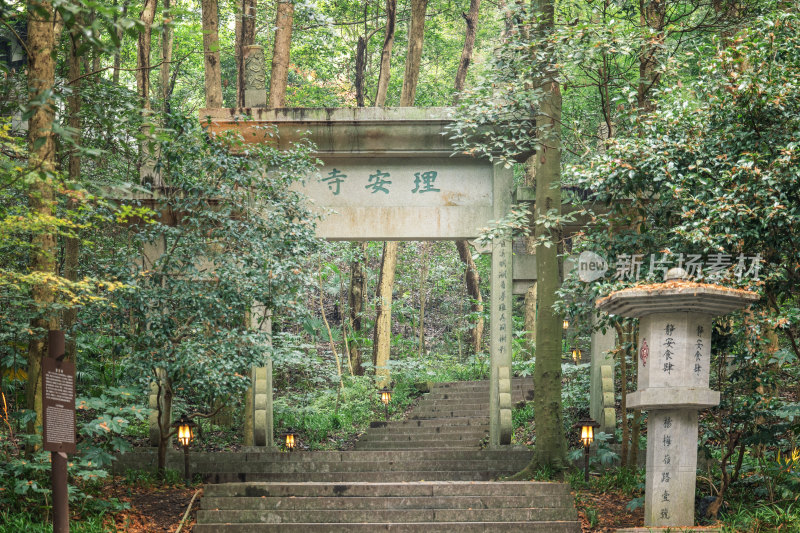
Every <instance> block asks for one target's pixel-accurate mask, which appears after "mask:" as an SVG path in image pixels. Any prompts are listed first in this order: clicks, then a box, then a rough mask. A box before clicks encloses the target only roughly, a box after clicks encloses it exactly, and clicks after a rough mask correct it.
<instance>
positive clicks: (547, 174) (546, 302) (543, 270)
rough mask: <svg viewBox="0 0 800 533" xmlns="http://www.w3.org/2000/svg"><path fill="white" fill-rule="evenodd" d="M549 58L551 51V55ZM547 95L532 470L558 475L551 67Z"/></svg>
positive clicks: (561, 441)
mask: <svg viewBox="0 0 800 533" xmlns="http://www.w3.org/2000/svg"><path fill="white" fill-rule="evenodd" d="M538 9H539V10H540V12H541V19H540V20H541V23H542V25H543V27H542V31H543V32H544V35H542V38H541V39H540V42H542V43H543V42H545V40H546V38H547V35H548V34H549V33H550V32H552V31H553V28H554V4H553V0H539V2H538ZM546 52H547V53H549V51H547V50H546ZM538 85H539V88H540V89H541V90H542V91H543V98H542V100H541V103H540V109H539V114H538V115H537V118H536V129H537V136H538V137H539V138H540V139H542V142H541V143H540V149H539V152H538V153H537V154H536V156H535V169H536V174H535V175H536V209H535V213H534V215H535V216H536V220H535V223H536V224H535V233H534V234H535V236H536V237H537V238H540V237H546V238H548V239H550V240H552V241H554V242H553V244H552V245H551V246H549V247H548V246H544V245H538V246H537V247H536V269H537V272H538V274H537V283H536V299H537V312H536V315H537V317H536V367H535V370H534V374H533V381H534V389H535V390H536V394H535V395H534V400H533V411H534V421H535V424H536V448H535V450H534V457H533V459H532V461H531V465H538V466H544V465H548V466H550V467H551V468H552V470H553V471H555V472H558V471H561V470H563V469H564V468H565V467H566V454H567V443H566V439H565V438H564V428H563V427H562V413H561V349H562V348H561V336H562V330H563V328H562V316H561V315H560V314H558V313H557V312H556V311H555V310H554V309H553V305H554V304H555V302H556V300H557V296H556V291H557V290H558V288H559V286H560V284H561V279H560V277H561V276H560V273H561V268H560V265H559V260H558V246H557V244H558V241H559V239H560V232H556V233H555V234H554V233H552V232H551V230H548V229H547V228H545V227H544V226H543V225H542V224H540V223H539V220H541V219H542V218H543V217H544V215H545V214H546V213H547V212H548V211H553V210H554V211H555V212H556V213H561V187H560V180H561V88H560V86H559V83H558V80H557V72H556V71H555V66H554V65H552V64H549V65H547V66H546V67H545V71H544V72H542V78H541V79H540V80H539V82H538Z"/></svg>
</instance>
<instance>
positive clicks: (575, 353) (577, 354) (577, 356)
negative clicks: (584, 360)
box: [572, 348, 581, 365]
mask: <svg viewBox="0 0 800 533" xmlns="http://www.w3.org/2000/svg"><path fill="white" fill-rule="evenodd" d="M572 360H573V361H575V364H576V365H577V364H578V363H579V362H580V360H581V349H580V348H573V349H572Z"/></svg>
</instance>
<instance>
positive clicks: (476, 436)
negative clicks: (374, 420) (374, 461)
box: [359, 429, 489, 442]
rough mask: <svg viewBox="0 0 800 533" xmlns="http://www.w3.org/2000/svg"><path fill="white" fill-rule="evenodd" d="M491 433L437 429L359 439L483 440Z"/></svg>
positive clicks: (391, 440)
mask: <svg viewBox="0 0 800 533" xmlns="http://www.w3.org/2000/svg"><path fill="white" fill-rule="evenodd" d="M488 434H489V430H488V429H487V430H485V431H470V432H469V433H440V432H436V431H430V432H421V431H418V432H415V433H385V432H384V433H377V432H369V433H366V434H365V435H364V436H362V437H361V438H360V439H359V442H404V441H413V440H446V441H449V442H459V441H464V440H467V441H469V440H481V439H483V438H484V437H485V436H486V435H488Z"/></svg>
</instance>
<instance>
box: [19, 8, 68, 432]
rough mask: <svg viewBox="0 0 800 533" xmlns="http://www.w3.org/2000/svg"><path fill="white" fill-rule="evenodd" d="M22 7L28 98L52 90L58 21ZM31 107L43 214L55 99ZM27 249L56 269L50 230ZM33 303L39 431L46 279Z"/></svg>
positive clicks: (34, 428)
mask: <svg viewBox="0 0 800 533" xmlns="http://www.w3.org/2000/svg"><path fill="white" fill-rule="evenodd" d="M28 5H29V12H28V42H27V47H28V93H29V95H30V101H31V102H37V100H38V98H39V97H40V95H42V94H43V93H47V92H49V91H52V90H53V86H54V81H55V61H54V59H53V51H54V48H55V44H56V41H57V39H58V34H59V32H60V28H59V27H60V25H59V24H57V23H56V14H55V11H54V9H53V5H52V3H50V2H49V1H48V0H32V1H31V2H29V4H28ZM34 106H35V107H34V112H33V115H32V116H31V118H30V119H29V121H28V147H29V151H30V152H29V156H28V162H29V165H30V167H31V168H32V169H37V170H38V174H39V176H38V178H37V179H36V181H34V182H33V184H32V185H31V188H30V194H29V203H30V206H31V211H33V212H34V213H35V214H36V215H38V216H40V217H42V218H46V217H49V216H51V215H52V214H53V203H54V202H55V188H54V184H53V180H54V174H53V172H54V170H55V165H56V152H55V139H54V135H53V118H54V114H55V103H54V102H53V101H52V100H50V99H48V100H47V101H46V102H44V103H37V104H34ZM31 245H32V246H31V249H32V250H33V254H32V258H31V264H30V269H31V271H33V272H39V273H41V274H42V275H43V276H51V275H53V274H54V273H56V236H55V234H53V233H50V232H43V233H36V234H34V236H33V239H32V242H31ZM31 296H32V298H33V301H34V303H35V304H36V306H37V307H39V308H40V309H44V314H42V315H40V316H38V317H37V318H35V319H34V320H33V321H32V324H31V329H32V330H33V335H32V338H31V341H30V345H29V346H28V383H27V389H26V404H27V408H28V409H31V410H34V411H35V412H36V419H35V420H34V421H32V422H30V423H29V424H28V432H29V433H41V431H42V390H41V387H40V386H39V385H40V383H41V372H42V358H43V357H45V355H46V354H47V331H48V330H51V329H58V317H57V315H56V314H55V313H54V312H53V311H52V310H50V309H48V307H49V306H50V305H51V304H52V303H53V302H54V299H55V295H54V292H53V290H52V288H51V287H50V285H48V283H47V282H42V283H37V284H36V285H34V286H33V288H32V290H31Z"/></svg>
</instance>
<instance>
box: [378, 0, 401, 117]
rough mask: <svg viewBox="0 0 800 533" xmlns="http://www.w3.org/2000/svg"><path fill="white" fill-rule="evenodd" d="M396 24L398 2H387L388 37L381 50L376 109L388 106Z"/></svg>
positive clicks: (385, 37)
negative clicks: (387, 98) (387, 97)
mask: <svg viewBox="0 0 800 533" xmlns="http://www.w3.org/2000/svg"><path fill="white" fill-rule="evenodd" d="M396 23H397V0H386V35H385V36H384V38H383V49H382V50H381V67H380V72H379V74H378V91H377V92H376V93H375V107H383V106H385V105H386V95H387V93H388V91H389V77H390V75H391V72H390V70H391V64H392V46H393V45H394V31H395V25H396Z"/></svg>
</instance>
